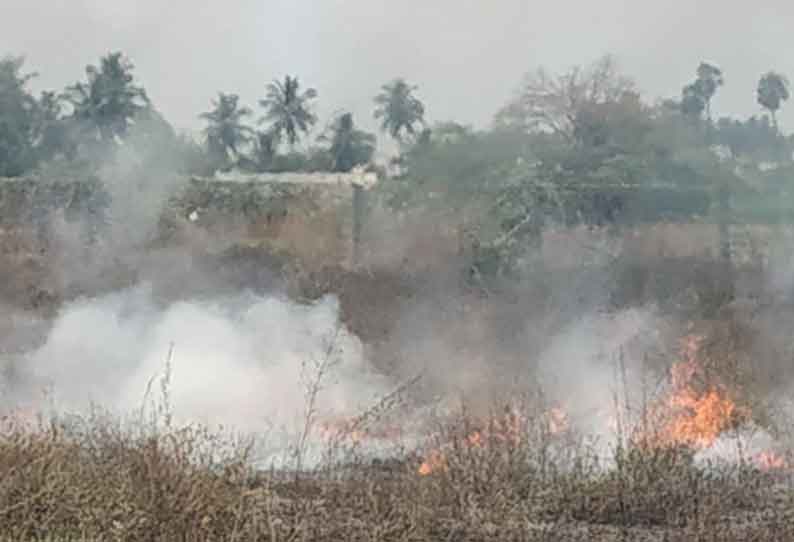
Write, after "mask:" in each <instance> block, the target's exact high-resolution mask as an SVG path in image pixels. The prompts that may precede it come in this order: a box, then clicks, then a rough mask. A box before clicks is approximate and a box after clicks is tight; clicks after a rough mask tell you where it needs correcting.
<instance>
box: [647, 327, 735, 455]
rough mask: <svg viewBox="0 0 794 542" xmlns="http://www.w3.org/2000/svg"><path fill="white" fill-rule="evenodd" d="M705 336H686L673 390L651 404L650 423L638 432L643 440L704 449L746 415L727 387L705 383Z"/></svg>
mask: <svg viewBox="0 0 794 542" xmlns="http://www.w3.org/2000/svg"><path fill="white" fill-rule="evenodd" d="M702 340H703V338H702V337H699V336H692V335H691V336H688V337H686V338H685V339H684V341H683V353H682V357H683V360H682V361H680V362H678V363H676V364H674V365H673V367H672V368H671V370H670V382H671V391H670V394H669V396H668V397H667V398H666V399H665V400H662V401H661V402H660V404H658V405H654V406H653V407H652V408H651V411H650V416H649V420H648V421H649V423H650V426H646V427H644V428H642V431H641V432H640V434H639V442H641V443H642V444H644V445H650V446H653V447H673V446H687V447H691V448H696V449H704V448H707V447H709V446H711V445H712V444H714V442H715V441H716V440H717V438H718V437H719V436H720V435H721V434H722V433H723V432H724V431H726V430H728V429H731V428H733V427H736V425H737V424H738V423H740V422H741V421H743V420H745V419H746V418H747V412H746V411H745V410H744V409H741V408H739V407H738V406H737V405H736V403H735V402H734V401H733V400H732V399H731V398H730V397H729V395H728V393H727V392H726V391H725V390H724V389H722V388H721V387H720V386H718V385H708V386H707V385H705V384H704V382H705V380H706V378H705V375H704V372H703V367H702V365H701V363H700V362H699V360H698V355H699V352H700V350H701V344H702Z"/></svg>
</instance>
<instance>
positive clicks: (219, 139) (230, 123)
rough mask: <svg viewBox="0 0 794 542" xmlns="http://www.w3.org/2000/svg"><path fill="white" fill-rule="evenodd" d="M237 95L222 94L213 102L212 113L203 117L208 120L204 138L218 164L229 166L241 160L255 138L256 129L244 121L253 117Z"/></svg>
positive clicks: (202, 116) (202, 115) (204, 114)
mask: <svg viewBox="0 0 794 542" xmlns="http://www.w3.org/2000/svg"><path fill="white" fill-rule="evenodd" d="M239 102H240V97H239V96H238V95H237V94H224V93H223V92H219V93H218V98H217V99H215V100H213V101H212V110H211V111H207V112H206V113H202V114H201V115H199V117H200V118H201V119H204V120H205V121H207V127H206V128H205V129H204V135H205V136H206V138H207V147H208V150H209V153H210V155H211V157H212V159H213V160H214V161H217V162H222V163H224V164H228V163H229V161H230V160H231V161H236V160H238V159H239V157H240V155H241V151H242V147H243V146H244V145H245V144H247V143H248V142H249V141H250V140H251V137H252V135H253V130H252V129H251V128H250V127H249V126H246V125H245V123H244V121H245V119H246V118H247V117H250V116H251V114H252V111H251V109H249V108H248V107H243V106H240V103H239Z"/></svg>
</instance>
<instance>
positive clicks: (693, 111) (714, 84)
mask: <svg viewBox="0 0 794 542" xmlns="http://www.w3.org/2000/svg"><path fill="white" fill-rule="evenodd" d="M696 75H697V77H696V79H695V81H694V82H692V83H690V84H688V85H686V86H685V87H684V88H683V90H682V92H681V111H682V112H683V113H684V114H685V115H689V116H692V117H694V118H700V117H701V115H702V114H703V112H705V113H706V118H707V119H708V121H709V124H711V99H712V98H714V95H715V94H716V93H717V90H718V89H719V88H720V87H721V86H722V85H723V84H724V79H723V76H722V70H720V69H719V68H718V67H716V66H714V65H712V64H708V63H706V62H701V63H700V65H699V66H698V68H697V72H696Z"/></svg>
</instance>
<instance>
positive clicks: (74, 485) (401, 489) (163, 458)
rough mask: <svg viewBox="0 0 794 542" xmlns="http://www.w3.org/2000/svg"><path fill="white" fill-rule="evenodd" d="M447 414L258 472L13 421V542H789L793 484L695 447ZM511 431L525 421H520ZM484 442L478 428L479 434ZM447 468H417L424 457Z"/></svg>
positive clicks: (240, 463)
mask: <svg viewBox="0 0 794 542" xmlns="http://www.w3.org/2000/svg"><path fill="white" fill-rule="evenodd" d="M529 412H530V411H527V413H526V414H524V415H522V416H521V418H520V420H521V425H520V430H517V431H518V432H513V431H512V430H509V429H508V424H506V423H505V422H504V420H505V419H506V418H505V415H504V414H502V413H499V414H491V415H490V416H487V417H485V418H484V419H485V420H486V421H485V422H483V423H477V422H476V421H475V419H474V418H473V417H472V416H470V415H469V414H468V413H467V412H466V411H464V410H461V411H459V412H456V413H454V414H453V415H452V416H451V417H445V418H444V419H443V420H441V419H439V420H438V426H437V428H436V431H435V432H434V433H432V434H433V436H432V438H431V439H430V440H429V441H428V442H427V447H426V449H425V450H423V453H422V454H419V453H417V454H405V455H404V456H402V457H400V458H398V459H395V460H394V461H383V460H381V461H372V460H370V461H364V460H363V459H361V458H359V459H355V458H352V457H351V461H352V463H350V464H344V463H339V462H334V463H333V464H331V463H329V464H327V465H323V466H320V467H318V468H317V469H316V470H312V471H311V472H303V473H300V476H298V475H295V474H294V473H292V474H287V473H284V472H283V471H282V472H276V471H256V470H254V469H253V468H252V466H251V461H250V457H251V455H250V451H251V450H250V448H249V447H247V446H245V442H244V441H235V440H234V439H230V438H224V437H221V436H219V435H218V434H215V433H212V432H209V431H207V430H204V429H201V428H197V427H182V428H171V427H169V426H167V425H166V426H164V427H160V428H159V429H157V428H155V427H154V426H153V425H151V424H147V423H142V422H141V423H140V424H122V423H121V422H119V421H117V420H116V421H114V420H113V418H111V417H108V416H101V415H92V416H88V417H83V418H74V419H51V420H47V421H46V423H45V422H41V421H40V422H39V423H38V424H37V426H36V427H35V428H33V429H32V428H31V427H30V426H27V427H26V426H23V425H18V424H17V425H9V426H6V427H5V428H4V430H3V433H2V439H0V532H2V533H3V535H4V536H5V537H6V539H9V540H129V541H137V540H142V541H143V540H146V541H149V540H318V541H319V540H362V541H363V540H368V541H374V540H379V541H380V540H383V541H386V540H395V541H396V540H414V541H425V540H427V541H429V540H471V541H474V540H516V541H518V540H526V541H534V540H538V541H540V540H548V541H557V540H582V541H584V540H681V541H684V540H687V541H691V540H704V541H705V540H714V541H717V540H719V541H739V540H790V539H792V537H794V521H793V520H794V487H792V486H791V485H790V482H789V483H784V477H782V476H781V475H780V474H769V473H764V472H761V471H759V470H756V469H754V468H752V467H750V466H741V465H738V466H734V467H730V468H727V467H726V468H716V467H715V468H704V467H700V466H696V465H695V464H694V463H693V460H692V454H691V453H689V452H688V451H687V450H683V449H664V450H644V449H641V448H637V447H632V446H625V447H622V448H621V447H616V448H612V449H611V451H610V453H609V454H608V457H604V456H603V455H599V454H598V453H596V451H595V447H594V445H593V444H592V443H589V442H587V441H586V440H584V439H583V438H581V437H579V436H577V434H576V433H575V432H573V431H566V432H564V433H560V434H556V433H555V432H552V431H550V430H549V427H548V424H547V423H546V419H545V418H544V417H543V416H542V414H541V413H540V411H537V414H536V415H530V413H529ZM510 427H518V426H513V425H510ZM472 435H477V437H476V438H475V439H473V438H472ZM433 451H436V452H437V453H440V454H443V468H436V469H434V470H433V471H432V472H431V473H430V474H427V475H420V474H419V472H418V471H419V466H420V463H421V462H422V460H423V459H426V458H427V457H429V456H428V455H427V454H428V453H430V452H433Z"/></svg>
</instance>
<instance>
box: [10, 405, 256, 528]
mask: <svg viewBox="0 0 794 542" xmlns="http://www.w3.org/2000/svg"><path fill="white" fill-rule="evenodd" d="M229 444H230V443H229V442H226V441H224V440H223V439H220V438H219V437H217V436H216V435H212V434H210V433H209V432H207V431H206V430H203V429H200V428H193V427H185V428H182V429H179V430H171V431H163V432H153V431H148V430H143V429H141V428H130V427H126V426H122V425H121V424H120V423H114V422H111V421H109V420H107V419H103V418H101V417H98V416H92V417H90V418H87V419H78V420H72V421H70V422H69V423H66V422H62V421H58V420H52V421H51V422H50V423H48V424H47V425H42V426H40V427H39V428H38V429H37V430H35V431H31V430H29V429H25V428H20V427H14V428H11V429H10V430H8V431H6V432H5V433H4V434H3V437H2V440H0V474H1V475H2V483H1V484H0V531H2V532H3V533H5V534H7V535H10V536H13V537H14V538H15V539H18V540H24V539H36V538H40V537H44V536H50V535H53V534H57V535H58V536H62V537H96V538H102V539H104V538H112V539H117V540H154V539H158V540H159V539H168V540H176V539H179V540H208V539H218V538H220V537H226V536H228V535H229V534H232V533H234V532H235V530H236V529H238V530H239V529H242V528H243V526H244V525H245V523H246V522H247V521H246V520H244V519H243V518H242V517H241V513H242V512H244V511H245V508H246V506H248V504H247V502H246V489H247V483H248V481H249V479H250V470H249V468H248V466H247V461H246V459H247V458H246V455H245V450H244V449H242V448H237V449H236V450H235V449H232V450H231V451H230V450H229Z"/></svg>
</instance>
